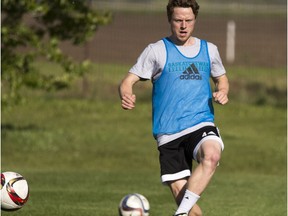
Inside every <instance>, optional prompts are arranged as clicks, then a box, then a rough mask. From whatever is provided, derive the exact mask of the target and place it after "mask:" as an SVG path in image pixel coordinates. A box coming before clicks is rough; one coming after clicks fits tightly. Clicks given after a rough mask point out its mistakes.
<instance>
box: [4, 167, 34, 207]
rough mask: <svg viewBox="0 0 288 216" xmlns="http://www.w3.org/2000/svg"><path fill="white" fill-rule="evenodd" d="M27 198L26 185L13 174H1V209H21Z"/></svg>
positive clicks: (17, 175) (18, 175)
mask: <svg viewBox="0 0 288 216" xmlns="http://www.w3.org/2000/svg"><path fill="white" fill-rule="evenodd" d="M28 197H29V188H28V183H27V181H26V180H25V179H24V177H23V176H22V175H20V174H18V173H15V172H3V173H1V209H2V210H6V211H15V210H18V209H20V208H22V207H23V205H24V204H25V203H26V202H27V200H28Z"/></svg>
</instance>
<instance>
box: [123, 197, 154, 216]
mask: <svg viewBox="0 0 288 216" xmlns="http://www.w3.org/2000/svg"><path fill="white" fill-rule="evenodd" d="M149 210H150V205H149V202H148V200H147V199H146V198H145V197H144V196H143V195H141V194H138V193H134V194H128V195H126V196H124V197H123V198H122V200H121V201H120V204H119V216H149Z"/></svg>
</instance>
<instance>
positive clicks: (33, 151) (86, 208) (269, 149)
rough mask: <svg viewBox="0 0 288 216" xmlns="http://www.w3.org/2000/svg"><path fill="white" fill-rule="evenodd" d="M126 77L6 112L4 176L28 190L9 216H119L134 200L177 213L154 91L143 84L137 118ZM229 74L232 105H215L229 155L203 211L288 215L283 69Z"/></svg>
mask: <svg viewBox="0 0 288 216" xmlns="http://www.w3.org/2000/svg"><path fill="white" fill-rule="evenodd" d="M41 65H42V69H43V72H45V71H46V70H47V71H50V70H58V69H57V68H55V67H54V66H50V65H45V64H41ZM127 69H128V67H127V66H122V65H93V73H91V74H89V75H87V77H86V79H87V80H88V83H86V87H85V88H83V86H82V80H76V81H75V83H74V84H73V86H72V87H71V89H69V90H65V91H62V92H57V93H52V92H51V93H44V92H40V91H37V92H35V91H28V90H26V91H24V93H25V96H26V99H27V100H26V102H25V103H22V104H20V105H18V106H16V107H13V108H11V109H9V110H2V122H1V128H2V134H1V139H2V144H1V145H2V153H1V161H2V171H9V170H10V171H16V172H19V173H21V174H22V175H24V176H25V177H26V179H27V180H28V182H29V186H30V198H29V201H28V203H27V205H26V206H24V207H23V209H21V210H19V211H17V212H12V213H11V212H3V211H2V212H1V213H2V215H3V216H10V215H15V216H47V215H53V216H74V215H75V216H79V215H81V216H91V215H95V216H114V215H117V214H118V213H117V206H118V203H119V201H120V199H121V198H122V197H123V196H124V195H125V194H127V193H132V192H138V193H141V194H143V195H144V196H146V197H147V198H148V200H149V201H150V205H151V213H150V215H152V216H167V215H172V214H173V212H174V210H175V208H176V206H175V204H174V201H173V199H172V196H171V195H170V192H169V190H168V188H166V187H165V186H162V185H161V183H160V177H159V165H158V153H157V149H156V144H155V142H154V140H153V138H152V135H151V121H150V120H151V104H150V101H149V97H150V89H151V84H150V83H149V82H146V83H143V84H140V85H139V86H138V88H137V95H138V103H137V108H136V109H135V110H133V111H124V110H122V109H121V108H120V101H119V100H118V95H117V85H118V83H119V81H120V79H121V78H122V77H123V76H124V74H125V73H126V71H127ZM229 70H230V71H233V73H231V76H230V82H231V83H233V85H232V86H231V97H230V98H231V101H230V103H229V105H227V106H217V105H215V111H216V122H217V124H218V126H219V127H220V130H221V135H222V137H223V140H224V143H225V150H224V152H223V157H222V160H221V165H220V167H219V168H218V170H217V172H216V174H215V177H214V178H213V180H212V182H211V184H210V185H209V187H208V189H207V190H206V191H205V193H204V194H203V195H202V197H201V199H200V200H199V204H200V206H201V207H202V209H203V211H204V215H208V216H219V215H221V216H271V215H273V216H284V215H287V199H286V198H287V191H286V189H287V178H286V174H287V173H286V165H287V162H286V159H287V157H286V153H287V149H286V132H287V130H286V123H287V121H286V118H287V114H286V70H285V69H269V70H268V69H261V68H254V69H251V68H249V69H247V68H229ZM248 71H249V73H248ZM271 74H272V75H271ZM240 75H241V76H240ZM236 84H237V85H236ZM272 90H273V91H272Z"/></svg>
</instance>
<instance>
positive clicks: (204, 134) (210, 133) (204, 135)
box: [202, 131, 216, 137]
mask: <svg viewBox="0 0 288 216" xmlns="http://www.w3.org/2000/svg"><path fill="white" fill-rule="evenodd" d="M208 135H216V134H215V133H214V132H213V131H210V132H209V133H208V134H207V133H206V132H204V133H203V134H202V137H206V136H208Z"/></svg>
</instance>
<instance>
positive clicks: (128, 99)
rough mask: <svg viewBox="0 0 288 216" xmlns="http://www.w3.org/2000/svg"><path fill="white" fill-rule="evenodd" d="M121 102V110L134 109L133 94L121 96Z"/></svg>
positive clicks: (134, 99) (134, 98) (134, 96)
mask: <svg viewBox="0 0 288 216" xmlns="http://www.w3.org/2000/svg"><path fill="white" fill-rule="evenodd" d="M121 102H122V108H123V109H127V110H131V109H133V108H134V107H135V103H136V95H135V94H132V95H128V94H124V95H123V96H122V100H121Z"/></svg>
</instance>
